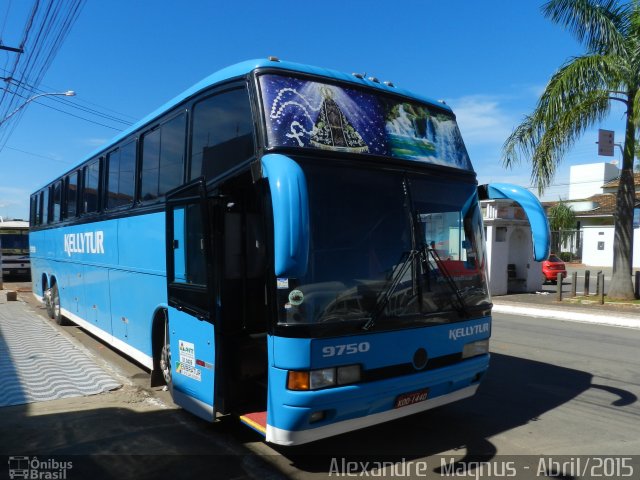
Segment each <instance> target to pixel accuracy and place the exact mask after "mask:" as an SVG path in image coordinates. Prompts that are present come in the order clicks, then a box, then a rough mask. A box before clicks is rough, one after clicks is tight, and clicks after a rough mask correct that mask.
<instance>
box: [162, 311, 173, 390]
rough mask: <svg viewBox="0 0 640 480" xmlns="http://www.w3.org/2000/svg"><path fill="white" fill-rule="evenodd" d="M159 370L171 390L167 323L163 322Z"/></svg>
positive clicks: (166, 321)
mask: <svg viewBox="0 0 640 480" xmlns="http://www.w3.org/2000/svg"><path fill="white" fill-rule="evenodd" d="M160 370H161V371H162V377H163V378H164V383H166V385H167V387H169V388H171V347H170V345H169V322H168V320H165V322H164V338H163V342H162V351H161V352H160Z"/></svg>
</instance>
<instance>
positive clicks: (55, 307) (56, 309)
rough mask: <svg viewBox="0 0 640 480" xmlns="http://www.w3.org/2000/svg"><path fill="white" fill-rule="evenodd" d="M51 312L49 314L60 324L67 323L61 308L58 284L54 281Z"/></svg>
mask: <svg viewBox="0 0 640 480" xmlns="http://www.w3.org/2000/svg"><path fill="white" fill-rule="evenodd" d="M49 303H50V305H51V314H50V315H49V316H50V317H51V318H53V320H55V322H56V323H57V324H58V325H67V324H68V322H67V319H66V318H64V317H63V316H62V309H61V308H60V293H59V292H58V284H56V283H54V284H53V286H52V287H51V301H50V302H49Z"/></svg>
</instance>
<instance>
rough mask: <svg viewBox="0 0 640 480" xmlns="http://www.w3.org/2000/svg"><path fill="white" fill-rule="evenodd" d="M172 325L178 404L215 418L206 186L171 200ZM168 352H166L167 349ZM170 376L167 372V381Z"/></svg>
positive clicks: (169, 356)
mask: <svg viewBox="0 0 640 480" xmlns="http://www.w3.org/2000/svg"><path fill="white" fill-rule="evenodd" d="M166 214H167V221H166V228H167V236H166V238H167V300H168V304H169V307H168V309H167V322H166V325H165V345H166V344H168V345H169V349H168V352H165V355H163V360H164V363H165V364H164V365H162V366H163V367H164V368H166V367H167V364H170V370H169V371H170V379H169V384H170V389H171V393H172V396H173V400H174V402H175V403H176V404H177V405H179V406H181V407H182V408H184V409H185V410H187V411H189V412H191V413H193V414H195V415H197V416H199V417H201V418H203V419H205V420H208V421H213V420H214V419H215V412H216V408H215V405H214V390H215V365H216V341H215V338H216V335H215V326H214V318H213V317H214V308H215V304H216V302H215V296H214V289H213V287H212V283H213V276H212V273H211V272H212V269H211V263H210V259H211V253H212V241H211V238H212V232H211V227H210V226H211V222H210V212H209V211H208V207H207V202H206V190H205V186H204V183H203V182H200V181H198V182H194V183H191V184H188V185H185V186H184V187H181V188H180V189H178V190H175V191H173V192H172V193H171V195H168V196H167V206H166ZM166 348H167V347H165V350H166ZM166 378H167V374H166V373H165V379H166Z"/></svg>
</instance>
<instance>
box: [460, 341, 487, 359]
mask: <svg viewBox="0 0 640 480" xmlns="http://www.w3.org/2000/svg"><path fill="white" fill-rule="evenodd" d="M484 353H489V339H488V338H485V339H484V340H478V341H476V342H471V343H467V344H466V345H465V346H464V347H463V349H462V358H471V357H475V356H477V355H482V354H484Z"/></svg>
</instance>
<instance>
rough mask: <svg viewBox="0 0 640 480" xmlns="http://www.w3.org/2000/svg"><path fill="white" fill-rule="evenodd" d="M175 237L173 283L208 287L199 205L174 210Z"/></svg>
mask: <svg viewBox="0 0 640 480" xmlns="http://www.w3.org/2000/svg"><path fill="white" fill-rule="evenodd" d="M173 235H174V240H173V261H174V278H173V282H175V283H185V284H189V285H198V286H206V284H207V275H206V258H205V245H204V242H205V238H204V229H203V225H202V212H201V210H200V206H199V205H188V206H186V207H178V208H176V209H175V210H174V212H173Z"/></svg>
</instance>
